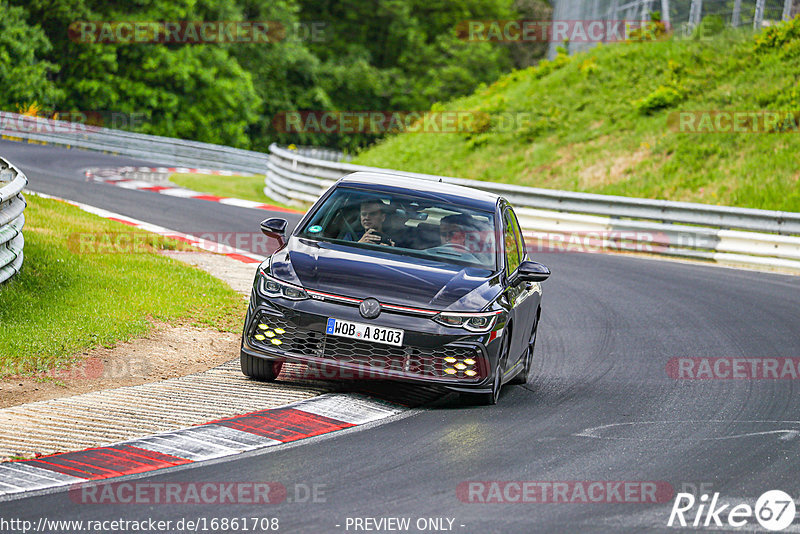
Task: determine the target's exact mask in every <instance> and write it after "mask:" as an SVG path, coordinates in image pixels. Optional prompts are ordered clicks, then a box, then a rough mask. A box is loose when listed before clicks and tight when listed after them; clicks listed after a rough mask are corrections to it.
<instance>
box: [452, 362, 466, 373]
mask: <svg viewBox="0 0 800 534" xmlns="http://www.w3.org/2000/svg"><path fill="white" fill-rule="evenodd" d="M453 367H455V368H456V369H461V370H462V371H463V370H464V369H466V368H467V366H466V365H464V364H463V363H457V364H455V365H454V366H453Z"/></svg>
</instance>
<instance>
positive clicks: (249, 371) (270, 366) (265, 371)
mask: <svg viewBox="0 0 800 534" xmlns="http://www.w3.org/2000/svg"><path fill="white" fill-rule="evenodd" d="M239 362H240V363H241V365H242V373H244V375H245V376H249V377H250V378H252V379H255V380H258V381H260V382H272V381H274V380H275V379H276V378H278V375H279V374H280V372H281V368H282V367H283V362H276V361H272V360H265V359H263V358H256V357H255V356H251V355H249V354H247V353H245V352H244V351H242V352H241V353H240V355H239Z"/></svg>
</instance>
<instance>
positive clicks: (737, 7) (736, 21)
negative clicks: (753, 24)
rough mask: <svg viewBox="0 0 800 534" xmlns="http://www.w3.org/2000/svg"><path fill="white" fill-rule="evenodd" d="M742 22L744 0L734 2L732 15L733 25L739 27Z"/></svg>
mask: <svg viewBox="0 0 800 534" xmlns="http://www.w3.org/2000/svg"><path fill="white" fill-rule="evenodd" d="M741 23H742V0H736V1H735V2H734V3H733V16H731V26H733V27H734V28H738V27H739V25H740V24H741Z"/></svg>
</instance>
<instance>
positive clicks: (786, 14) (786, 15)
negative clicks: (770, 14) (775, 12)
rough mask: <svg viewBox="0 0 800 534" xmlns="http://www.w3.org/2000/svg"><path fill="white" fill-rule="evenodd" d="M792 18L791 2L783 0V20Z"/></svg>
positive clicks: (790, 0)
mask: <svg viewBox="0 0 800 534" xmlns="http://www.w3.org/2000/svg"><path fill="white" fill-rule="evenodd" d="M790 18H792V0H783V17H782V19H783V20H789V19H790Z"/></svg>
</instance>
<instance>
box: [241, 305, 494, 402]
mask: <svg viewBox="0 0 800 534" xmlns="http://www.w3.org/2000/svg"><path fill="white" fill-rule="evenodd" d="M277 300H279V299H275V300H273V299H269V298H265V297H263V296H261V295H259V294H258V293H257V291H254V292H253V295H252V297H251V306H250V309H249V310H248V314H247V320H246V323H245V328H244V333H243V339H242V351H243V352H245V353H246V354H249V355H251V356H255V357H258V358H264V359H269V360H276V361H288V362H296V363H304V364H307V365H308V366H309V369H310V373H309V376H311V377H314V378H352V379H356V380H358V379H365V380H366V379H393V380H403V381H410V382H419V383H426V384H437V385H441V386H444V387H446V388H448V389H451V390H454V391H487V388H489V387H490V385H491V383H492V379H493V372H494V369H495V368H496V365H495V363H496V353H497V351H498V350H499V345H500V343H499V340H497V341H494V342H489V340H490V339H492V337H493V336H491V333H487V334H470V333H468V332H465V331H463V330H460V329H456V328H448V327H444V326H441V325H439V324H438V323H435V322H434V321H432V320H431V319H430V318H428V317H419V316H409V315H404V314H400V313H388V312H384V313H382V314H381V316H380V317H378V319H375V320H373V321H369V322H372V323H374V324H375V325H377V326H385V327H390V328H402V329H403V330H404V331H405V336H404V340H403V346H402V347H397V346H393V345H386V344H381V343H373V342H367V341H361V340H356V339H349V338H344V337H339V336H334V335H329V334H326V333H325V327H326V324H327V320H328V318H329V317H335V318H337V319H343V320H348V321H356V322H367V321H366V320H365V319H363V318H362V317H361V316H360V314H359V313H358V309H357V308H355V307H353V306H348V305H342V304H340V303H331V302H319V301H315V300H304V301H286V302H283V301H282V302H276V301H277ZM256 336H258V337H256Z"/></svg>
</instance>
